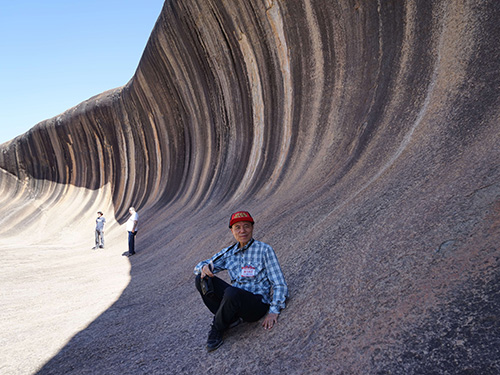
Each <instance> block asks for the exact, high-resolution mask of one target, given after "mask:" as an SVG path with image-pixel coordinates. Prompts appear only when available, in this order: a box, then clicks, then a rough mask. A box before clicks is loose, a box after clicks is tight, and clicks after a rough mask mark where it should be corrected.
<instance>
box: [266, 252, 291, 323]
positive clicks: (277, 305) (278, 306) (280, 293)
mask: <svg viewBox="0 0 500 375" xmlns="http://www.w3.org/2000/svg"><path fill="white" fill-rule="evenodd" d="M265 262H266V269H267V273H268V277H269V280H270V281H271V285H272V287H273V299H272V301H271V305H270V307H269V313H268V314H267V316H266V317H265V318H264V321H263V322H262V326H263V327H264V328H265V329H271V328H273V326H274V325H275V324H276V323H277V322H278V316H279V313H280V310H282V309H284V308H285V300H286V297H288V286H287V285H286V282H285V277H284V276H283V272H282V271H281V267H280V264H279V262H278V258H277V257H276V254H275V252H274V250H273V249H272V248H271V247H270V248H269V249H268V251H266V255H265Z"/></svg>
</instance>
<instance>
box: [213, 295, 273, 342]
mask: <svg viewBox="0 0 500 375" xmlns="http://www.w3.org/2000/svg"><path fill="white" fill-rule="evenodd" d="M268 310H269V305H268V304H265V303H263V302H262V296H260V295H258V294H253V293H250V292H247V291H246V290H243V289H240V288H237V287H229V288H226V289H225V290H224V296H223V298H222V301H221V303H220V306H219V309H218V310H217V313H216V314H215V317H214V325H215V328H216V329H217V330H219V331H221V332H223V331H224V330H226V329H227V328H228V327H229V325H230V324H231V323H232V322H234V321H235V320H236V319H238V318H242V319H243V320H245V321H247V322H255V321H257V320H259V319H260V318H262V317H263V316H264V315H266V313H267V311H268Z"/></svg>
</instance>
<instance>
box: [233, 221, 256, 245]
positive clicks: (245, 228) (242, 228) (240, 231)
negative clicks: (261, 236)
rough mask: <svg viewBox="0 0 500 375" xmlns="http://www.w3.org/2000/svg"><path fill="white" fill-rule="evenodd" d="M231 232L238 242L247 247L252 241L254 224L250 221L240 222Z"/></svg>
mask: <svg viewBox="0 0 500 375" xmlns="http://www.w3.org/2000/svg"><path fill="white" fill-rule="evenodd" d="M231 232H233V236H234V238H235V239H236V241H238V242H239V243H242V244H244V245H245V244H247V243H248V241H250V240H251V239H252V235H253V224H252V223H251V222H249V221H239V222H237V223H236V224H234V225H233V226H232V227H231Z"/></svg>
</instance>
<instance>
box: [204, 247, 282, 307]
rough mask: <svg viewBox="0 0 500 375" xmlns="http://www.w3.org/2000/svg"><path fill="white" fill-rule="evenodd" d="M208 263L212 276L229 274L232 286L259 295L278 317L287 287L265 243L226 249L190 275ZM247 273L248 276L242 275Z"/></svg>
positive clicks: (275, 260) (276, 261)
mask: <svg viewBox="0 0 500 375" xmlns="http://www.w3.org/2000/svg"><path fill="white" fill-rule="evenodd" d="M210 262H213V265H214V270H213V273H217V272H220V271H223V270H227V271H228V272H229V277H230V278H231V284H232V285H233V286H235V287H238V288H241V289H244V290H246V291H249V292H251V293H254V294H260V295H261V296H262V302H264V303H267V304H269V305H270V307H269V312H270V313H275V314H279V312H280V310H281V309H283V308H285V299H286V297H288V287H287V285H286V282H285V277H284V276H283V272H282V271H281V267H280V265H279V263H278V258H277V257H276V254H275V253H274V250H273V248H272V247H271V246H269V245H268V244H266V243H264V242H260V241H255V240H253V241H250V242H249V243H248V244H247V245H246V246H245V247H243V248H242V249H239V248H238V244H235V245H232V246H229V247H226V248H224V249H222V250H221V251H219V252H218V253H217V254H215V255H214V256H213V257H212V258H210V259H207V260H204V261H202V262H200V263H198V264H197V265H196V267H195V268H194V273H195V274H199V273H201V269H202V268H203V266H205V265H206V264H209V263H210ZM248 270H250V275H251V276H245V272H246V271H248ZM271 287H272V289H273V293H272V297H271Z"/></svg>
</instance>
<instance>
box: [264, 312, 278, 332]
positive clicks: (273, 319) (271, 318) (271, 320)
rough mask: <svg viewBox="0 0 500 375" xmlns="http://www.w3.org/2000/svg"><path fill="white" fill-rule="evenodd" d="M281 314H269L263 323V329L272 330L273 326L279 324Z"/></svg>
mask: <svg viewBox="0 0 500 375" xmlns="http://www.w3.org/2000/svg"><path fill="white" fill-rule="evenodd" d="M278 316H279V314H273V313H268V314H267V315H266V317H265V318H264V321H263V322H262V327H264V329H271V328H273V326H274V325H275V324H276V323H278Z"/></svg>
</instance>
